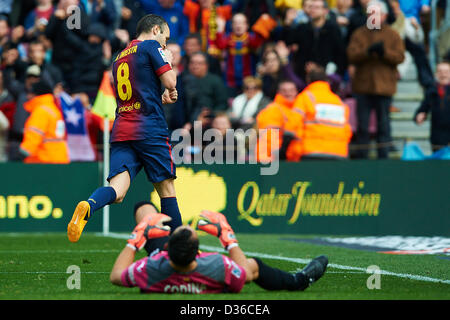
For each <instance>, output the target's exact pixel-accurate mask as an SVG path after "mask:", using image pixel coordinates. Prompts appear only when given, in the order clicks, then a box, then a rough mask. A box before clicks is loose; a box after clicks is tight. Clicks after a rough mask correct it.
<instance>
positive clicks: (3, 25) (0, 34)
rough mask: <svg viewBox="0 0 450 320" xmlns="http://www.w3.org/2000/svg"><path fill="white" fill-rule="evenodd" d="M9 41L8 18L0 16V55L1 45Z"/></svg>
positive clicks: (1, 51) (0, 53) (0, 52)
mask: <svg viewBox="0 0 450 320" xmlns="http://www.w3.org/2000/svg"><path fill="white" fill-rule="evenodd" d="M8 41H9V23H8V18H6V17H5V16H0V55H2V54H3V46H4V45H5V44H6V43H7V42H8Z"/></svg>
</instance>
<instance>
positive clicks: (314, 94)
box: [294, 67, 352, 160]
mask: <svg viewBox="0 0 450 320" xmlns="http://www.w3.org/2000/svg"><path fill="white" fill-rule="evenodd" d="M327 80H328V77H327V75H326V73H325V70H324V69H323V68H321V67H318V68H316V69H313V70H311V71H310V72H309V73H308V75H307V83H308V86H307V87H306V88H305V90H303V91H302V92H301V93H300V94H299V95H298V97H297V98H296V100H295V102H294V108H296V110H299V112H300V113H301V114H302V115H303V118H304V119H303V123H304V126H303V130H302V132H303V136H302V160H306V159H313V160H317V159H346V158H348V144H349V142H350V139H351V137H352V129H351V127H350V124H349V115H350V114H349V108H348V106H346V105H345V104H344V103H343V102H342V100H341V99H340V98H339V97H338V96H337V95H336V94H334V93H333V92H332V90H331V88H330V85H329V83H328V82H327Z"/></svg>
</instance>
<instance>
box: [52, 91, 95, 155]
mask: <svg viewBox="0 0 450 320" xmlns="http://www.w3.org/2000/svg"><path fill="white" fill-rule="evenodd" d="M59 99H60V105H61V110H62V111H63V115H64V121H65V122H66V128H67V145H68V147H69V157H70V161H71V162H72V161H95V152H94V148H93V146H92V143H91V140H90V139H89V134H88V129H87V124H86V117H85V109H84V107H83V104H82V103H81V100H80V99H79V98H76V99H73V98H72V97H71V96H70V95H68V94H67V93H65V92H63V93H62V94H61V95H60V97H59Z"/></svg>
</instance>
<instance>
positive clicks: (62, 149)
mask: <svg viewBox="0 0 450 320" xmlns="http://www.w3.org/2000/svg"><path fill="white" fill-rule="evenodd" d="M52 91H53V90H52V88H51V87H50V86H49V85H48V84H47V83H46V82H44V81H39V82H36V83H34V84H33V86H32V89H31V94H30V97H31V100H29V101H27V102H26V103H25V109H26V110H27V111H28V112H30V116H29V118H28V119H27V122H26V123H25V129H24V136H23V141H22V144H21V145H20V152H21V154H22V155H23V157H24V158H25V159H24V162H26V163H69V150H68V147H67V142H66V141H65V139H64V137H65V134H66V130H65V125H64V118H63V115H62V114H61V111H60V110H59V108H58V107H57V106H56V104H55V99H54V97H53V94H52Z"/></svg>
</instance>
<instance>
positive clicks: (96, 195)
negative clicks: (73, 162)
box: [88, 187, 117, 213]
mask: <svg viewBox="0 0 450 320" xmlns="http://www.w3.org/2000/svg"><path fill="white" fill-rule="evenodd" d="M116 198H117V195H116V190H114V188H113V187H100V188H98V189H97V190H95V191H94V192H93V193H92V195H91V196H90V197H89V199H88V202H89V205H90V206H91V213H94V212H95V211H97V210H98V209H101V208H103V207H104V206H106V205H108V204H111V203H113V202H114V201H116Z"/></svg>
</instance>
